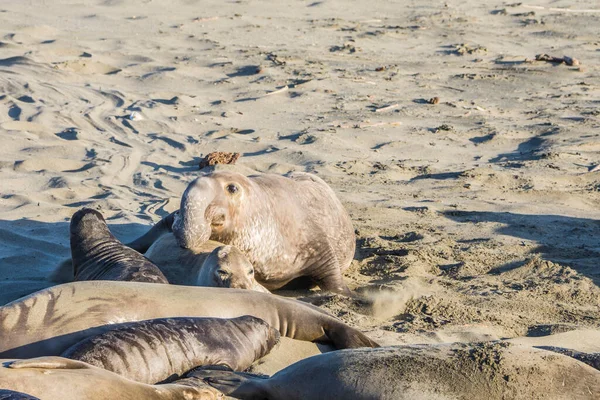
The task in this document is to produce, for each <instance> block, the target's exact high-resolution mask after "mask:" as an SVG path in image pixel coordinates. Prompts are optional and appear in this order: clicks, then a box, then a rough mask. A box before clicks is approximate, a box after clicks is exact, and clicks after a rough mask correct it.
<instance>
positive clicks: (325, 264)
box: [309, 243, 352, 296]
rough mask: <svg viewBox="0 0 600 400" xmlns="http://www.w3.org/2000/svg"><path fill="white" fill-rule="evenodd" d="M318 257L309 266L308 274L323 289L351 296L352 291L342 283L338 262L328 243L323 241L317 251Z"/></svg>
mask: <svg viewBox="0 0 600 400" xmlns="http://www.w3.org/2000/svg"><path fill="white" fill-rule="evenodd" d="M318 254H319V257H320V259H319V260H318V261H317V262H316V263H315V264H313V265H312V266H311V267H310V268H309V271H310V273H309V276H310V277H311V278H312V279H313V280H314V281H315V283H316V284H317V285H319V287H320V288H321V290H323V291H327V292H335V293H341V294H344V295H346V296H351V295H352V292H351V291H350V289H348V286H346V284H345V283H344V279H343V277H342V270H341V268H340V263H339V261H338V259H337V257H336V256H335V252H334V251H333V248H332V247H331V245H330V244H329V243H323V244H322V248H321V249H319V251H318Z"/></svg>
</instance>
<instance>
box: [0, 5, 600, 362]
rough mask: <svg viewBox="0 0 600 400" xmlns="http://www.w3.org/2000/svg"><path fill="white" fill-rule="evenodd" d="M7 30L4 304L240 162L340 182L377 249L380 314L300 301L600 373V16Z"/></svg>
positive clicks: (185, 19)
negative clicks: (91, 245) (577, 363)
mask: <svg viewBox="0 0 600 400" xmlns="http://www.w3.org/2000/svg"><path fill="white" fill-rule="evenodd" d="M0 22H1V23H0V54H1V55H0V141H1V143H2V145H1V146H0V293H1V295H0V298H1V300H2V302H3V303H4V302H8V301H10V300H12V299H15V298H18V297H20V296H23V295H25V294H28V293H31V292H32V291H35V290H38V289H40V288H43V287H46V286H49V285H51V284H52V283H51V282H49V281H48V280H47V276H48V275H49V274H50V273H51V271H52V270H53V269H54V268H55V267H56V266H57V265H58V264H59V262H60V261H61V260H63V259H65V258H66V257H68V256H69V254H70V253H69V236H68V223H69V218H70V217H71V215H72V214H73V213H74V212H75V211H77V210H78V209H80V208H81V207H84V206H86V207H92V208H95V209H98V210H99V211H101V212H102V213H103V214H104V216H105V217H106V218H107V222H108V224H109V226H110V229H111V230H112V231H113V233H114V234H115V235H116V236H117V237H118V238H119V239H121V240H123V241H125V242H126V241H129V240H132V239H134V238H136V237H137V236H139V235H140V234H141V233H143V232H145V231H146V230H147V229H148V228H149V227H150V226H151V225H152V224H153V223H155V222H157V221H158V220H160V218H161V217H163V216H165V215H167V214H168V213H169V212H172V211H174V210H176V209H178V207H179V199H180V197H181V194H182V192H183V190H184V189H185V187H186V186H187V184H188V183H189V182H190V181H191V180H193V179H194V178H195V177H196V176H198V173H199V163H200V160H201V159H202V158H203V157H204V156H206V154H208V153H210V152H213V151H224V152H238V153H240V154H241V157H240V159H239V160H238V162H237V165H236V166H235V167H229V166H225V167H222V168H225V169H227V168H235V169H236V170H238V171H242V172H247V173H251V172H252V171H258V172H264V173H277V174H285V173H287V172H290V171H303V172H311V173H314V174H317V175H318V176H320V177H321V178H322V179H324V180H325V181H326V182H327V183H328V184H329V185H331V187H332V188H333V189H334V191H335V192H336V193H337V195H338V196H339V198H340V199H341V200H342V202H343V204H344V206H345V207H346V208H347V209H348V211H349V212H350V214H351V217H352V220H353V223H354V227H355V228H356V232H357V250H356V255H355V259H354V261H353V263H352V266H351V267H350V269H349V270H348V271H347V272H346V273H345V280H346V282H347V283H348V285H349V287H350V288H351V289H352V290H354V291H356V292H357V293H360V294H362V295H363V296H362V297H363V300H359V299H352V298H349V297H346V296H342V295H335V294H323V293H321V292H319V290H318V289H315V290H304V291H283V292H279V293H278V294H281V295H284V296H291V297H295V298H298V299H300V300H303V301H308V302H310V303H313V304H315V305H318V306H320V307H322V308H324V309H326V310H327V311H329V312H331V313H332V314H333V315H335V316H337V317H339V318H341V319H342V320H343V321H345V322H347V323H348V324H350V325H352V326H356V327H358V328H359V329H361V330H362V331H363V332H365V333H367V334H368V335H369V336H370V337H372V338H373V339H375V340H377V341H379V342H380V343H382V344H385V345H399V344H416V343H445V342H455V341H461V342H474V341H482V340H496V339H510V340H511V341H514V342H516V343H523V344H531V345H555V346H562V347H567V348H571V349H575V350H580V351H586V352H600V340H599V339H600V288H599V287H598V285H599V284H600V166H599V165H600V67H599V65H600V5H599V4H598V3H597V2H595V1H591V0H588V1H583V0H582V1H580V0H558V1H548V0H532V1H530V2H526V3H513V4H509V3H507V2H501V1H495V2H494V1H487V2H477V1H474V0H467V1H445V2H444V1H407V2H400V1H382V0H374V1H369V2H364V1H342V0H323V1H314V2H313V1H310V0H309V1H299V0H294V1H282V2H275V1H266V0H240V1H228V2H222V1H214V0H206V1H194V0H177V1H170V2H161V1H156V0H154V1H152V0H135V1H123V0H102V1H97V0H94V1H68V0H58V1H37V0H32V1H29V0H28V1H19V2H8V1H5V2H1V3H0ZM544 54H545V55H548V56H550V57H556V58H563V62H558V61H560V60H556V59H555V60H554V61H552V60H545V58H547V57H543V56H542V57H537V58H538V60H536V56H541V55H544ZM565 56H566V57H565ZM312 350H314V349H312ZM312 350H311V351H312ZM283 366H284V365H280V367H283ZM269 372H273V371H269Z"/></svg>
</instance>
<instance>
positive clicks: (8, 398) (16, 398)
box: [0, 389, 40, 400]
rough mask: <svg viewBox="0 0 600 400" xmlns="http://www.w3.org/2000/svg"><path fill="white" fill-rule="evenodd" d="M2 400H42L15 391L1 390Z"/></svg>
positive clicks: (0, 397) (0, 396)
mask: <svg viewBox="0 0 600 400" xmlns="http://www.w3.org/2000/svg"><path fill="white" fill-rule="evenodd" d="M0 400H40V399H39V398H38V397H33V396H30V395H28V394H26V393H21V392H15V391H14V390H6V389H0Z"/></svg>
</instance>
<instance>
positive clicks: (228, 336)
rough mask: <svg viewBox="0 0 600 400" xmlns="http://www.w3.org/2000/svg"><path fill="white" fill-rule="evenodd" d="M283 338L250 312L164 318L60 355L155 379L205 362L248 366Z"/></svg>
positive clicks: (78, 345)
mask: <svg viewBox="0 0 600 400" xmlns="http://www.w3.org/2000/svg"><path fill="white" fill-rule="evenodd" d="M278 341H279V332H278V331H277V330H276V329H274V328H272V327H270V326H269V325H267V323H266V322H265V321H263V320H261V319H258V318H255V317H251V316H249V315H246V316H243V317H238V318H233V319H220V318H169V319H167V318H164V319H154V320H149V321H141V322H131V323H128V324H123V325H122V326H119V327H118V328H115V329H114V330H110V331H108V332H105V333H102V334H100V335H98V336H93V337H90V338H88V339H84V340H83V341H81V342H79V343H76V344H74V345H73V346H71V347H70V348H69V349H67V350H66V351H65V352H64V353H62V354H61V356H62V357H65V358H70V359H72V360H79V361H84V362H86V363H88V364H91V365H95V366H96V367H100V368H104V369H106V370H108V371H112V372H115V373H117V374H119V375H121V376H124V377H125V378H128V379H131V380H134V381H136V382H142V383H148V384H155V383H161V382H163V381H166V380H168V381H172V380H174V379H179V378H180V377H181V376H182V375H183V374H184V373H186V372H188V371H189V370H191V369H192V368H194V367H197V366H200V365H222V366H225V367H227V368H229V369H232V370H234V371H243V370H245V369H247V368H248V367H250V365H252V363H253V362H254V361H256V360H258V359H260V358H262V357H264V356H265V355H267V354H268V353H269V351H271V349H272V348H273V346H275V344H277V342H278Z"/></svg>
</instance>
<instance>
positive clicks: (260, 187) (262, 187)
mask: <svg viewBox="0 0 600 400" xmlns="http://www.w3.org/2000/svg"><path fill="white" fill-rule="evenodd" d="M173 234H174V235H175V237H176V239H177V242H178V243H179V245H180V246H181V247H184V248H195V247H198V246H200V245H201V244H202V243H204V242H206V241H207V240H209V239H212V240H216V241H218V242H221V243H225V244H230V245H233V246H235V247H237V248H238V249H240V250H241V251H242V252H243V253H244V254H246V256H247V257H248V259H249V260H250V262H251V263H252V265H254V270H255V274H256V279H257V280H258V282H259V283H261V284H262V285H264V286H265V287H266V288H267V289H269V290H273V289H278V288H280V287H282V286H283V285H285V284H286V283H288V282H290V281H291V280H293V279H295V278H298V277H309V278H311V279H312V280H313V281H314V282H315V283H316V284H317V285H319V287H320V288H321V289H323V290H329V291H335V292H342V293H346V294H348V293H349V290H348V288H347V286H346V285H345V283H344V282H343V279H342V271H343V270H345V269H346V268H347V267H348V266H349V265H350V262H351V261H352V258H353V257H354V249H355V236H354V229H353V228H352V222H351V221H350V217H349V215H348V213H347V212H346V210H345V209H344V207H343V206H342V204H341V203H340V201H339V200H338V199H337V197H336V195H335V193H334V192H333V190H331V188H330V187H329V186H328V185H327V184H326V183H325V182H324V181H323V180H321V179H320V178H318V177H316V176H314V175H310V174H305V173H292V174H290V175H288V176H287V177H284V176H280V175H274V174H262V175H255V176H249V177H245V176H243V175H241V174H239V173H234V172H226V171H220V172H212V173H208V174H205V175H203V176H200V177H199V178H197V179H196V180H194V181H193V182H192V183H190V185H189V186H188V187H187V189H186V190H185V192H184V193H183V196H182V199H181V206H180V209H179V213H177V214H176V215H175V216H174V223H173Z"/></svg>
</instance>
